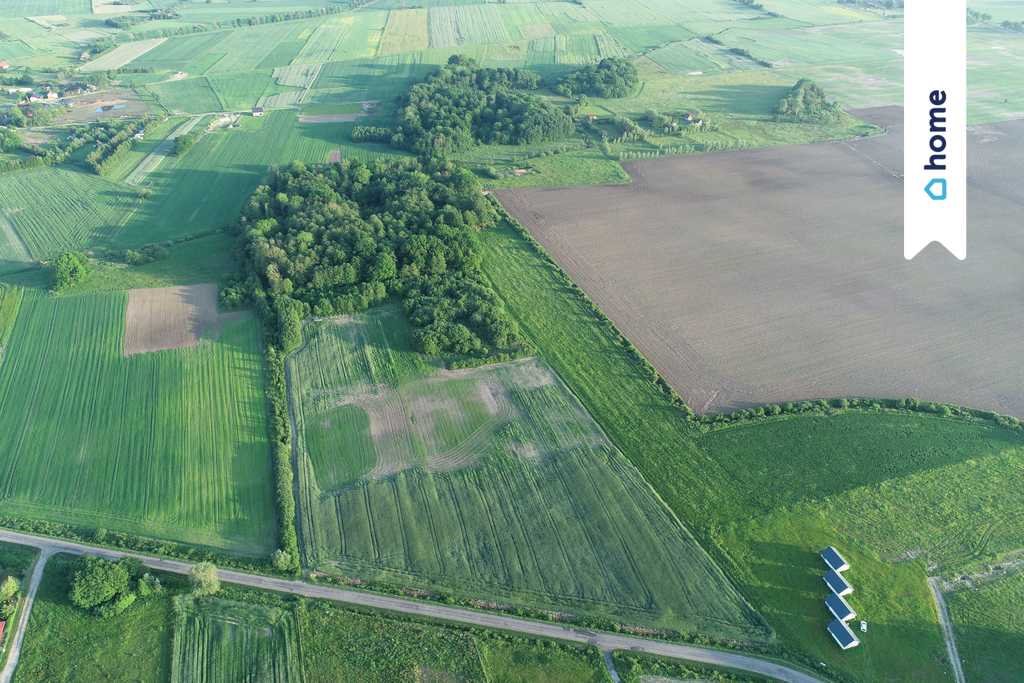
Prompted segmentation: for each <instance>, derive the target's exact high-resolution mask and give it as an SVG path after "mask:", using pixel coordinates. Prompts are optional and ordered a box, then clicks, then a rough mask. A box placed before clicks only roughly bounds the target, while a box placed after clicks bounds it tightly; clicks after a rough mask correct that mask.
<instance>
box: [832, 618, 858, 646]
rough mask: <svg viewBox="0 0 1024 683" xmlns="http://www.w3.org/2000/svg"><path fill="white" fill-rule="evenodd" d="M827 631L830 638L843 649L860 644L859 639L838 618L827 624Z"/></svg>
mask: <svg viewBox="0 0 1024 683" xmlns="http://www.w3.org/2000/svg"><path fill="white" fill-rule="evenodd" d="M828 632H829V635H831V636H832V639H833V640H835V641H836V643H838V644H839V647H841V648H843V649H844V650H849V649H850V648H851V647H857V646H858V645H860V640H859V639H858V638H857V636H855V635H854V634H853V631H851V630H850V627H849V626H847V625H846V624H845V623H843V622H841V621H839V620H838V619H837V620H835V621H833V622H831V623H830V624H829V625H828Z"/></svg>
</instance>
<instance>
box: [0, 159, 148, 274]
mask: <svg viewBox="0 0 1024 683" xmlns="http://www.w3.org/2000/svg"><path fill="white" fill-rule="evenodd" d="M0 195H2V196H3V197H4V202H3V206H2V207H0V217H2V218H3V219H5V220H4V222H5V223H6V226H7V227H8V228H9V229H5V230H4V231H3V234H4V236H5V237H6V239H5V240H4V241H3V242H2V243H0V248H2V249H3V251H0V261H23V260H25V258H24V255H25V253H26V252H27V253H28V254H29V255H30V256H31V258H33V259H41V258H47V257H49V256H53V255H55V254H57V253H59V252H61V251H64V250H67V249H75V248H77V247H79V246H81V245H82V244H84V243H86V242H89V241H90V240H93V239H96V238H100V237H103V236H105V235H109V234H110V233H111V232H113V231H115V230H117V229H118V228H119V227H120V225H121V224H122V222H123V221H124V220H125V217H126V215H128V214H130V212H131V211H132V210H133V209H134V207H135V205H136V204H137V203H138V196H137V195H136V193H135V192H133V191H131V190H129V189H127V188H124V187H123V186H120V185H117V184H116V183H112V182H110V181H108V180H105V179H104V178H101V177H100V176H97V175H95V174H92V173H85V172H82V171H72V170H67V169H64V168H57V167H47V168H34V169H29V170H25V171H19V172H17V173H5V174H2V175H0ZM19 243H20V244H19Z"/></svg>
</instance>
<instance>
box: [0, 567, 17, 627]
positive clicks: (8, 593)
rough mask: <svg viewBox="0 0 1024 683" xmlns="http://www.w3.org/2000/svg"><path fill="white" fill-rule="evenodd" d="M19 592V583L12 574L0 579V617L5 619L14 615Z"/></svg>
mask: <svg viewBox="0 0 1024 683" xmlns="http://www.w3.org/2000/svg"><path fill="white" fill-rule="evenodd" d="M20 593H21V584H20V583H19V582H18V580H17V579H16V578H14V577H13V576H8V577H6V578H5V579H4V580H3V581H0V619H2V620H4V621H7V620H9V619H10V618H11V617H13V616H14V613H15V611H17V609H18V597H19V595H20Z"/></svg>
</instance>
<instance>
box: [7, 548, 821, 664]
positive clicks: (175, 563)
mask: <svg viewBox="0 0 1024 683" xmlns="http://www.w3.org/2000/svg"><path fill="white" fill-rule="evenodd" d="M0 541H7V542H8V543H19V544H21V545H29V546H33V547H36V548H39V549H40V550H41V551H42V552H43V553H44V554H53V553H71V554H74V555H83V554H87V555H97V556H100V557H106V558H109V559H119V558H122V557H134V558H136V559H138V560H139V561H141V562H142V563H143V564H144V565H145V566H147V567H150V568H151V569H159V570H161V571H165V572H173V573H175V574H188V573H189V572H190V571H191V569H192V563H190V562H182V561H181V560H168V559H164V558H160V557H152V556H150V555H143V554H140V553H133V552H122V551H118V550H109V549H107V548H97V547H94V546H90V545H85V544H83V543H74V542H71V541H64V540H60V539H57V538H48V537H44V536H34V535H32V534H24V533H21V532H17V531H8V530H6V529H0ZM38 571H40V573H41V570H38ZM218 571H219V574H220V578H221V580H222V581H226V582H228V583H234V584H239V585H242V586H249V587H252V588H260V589H263V590H270V591H277V592H280V593H290V594H292V595H302V596H304V597H307V598H317V599H321V600H331V601H334V602H342V603H347V604H350V605H358V606H360V607H370V608H373V609H379V610H384V611H388V612H398V613H401V614H410V615H414V616H418V617H422V618H426V619H439V620H442V621H451V622H455V623H459V624H467V625H469V626H479V627H482V628H491V629H497V630H500V631H513V632H516V633H522V634H525V635H528V636H536V637H540V638H552V639H555V640H566V641H570V642H574V643H583V644H587V645H592V646H594V647H597V648H598V649H600V650H628V651H632V652H643V653H646V654H652V655H659V656H662V657H671V658H674V659H684V660H687V661H691V662H699V663H701V664H710V665H714V666H725V667H730V668H732V669H738V670H741V671H748V672H750V673H755V674H759V675H761V676H767V677H769V678H775V679H778V680H780V681H788V682H789V683H819V681H820V679H818V678H816V677H815V676H814V675H813V674H810V673H805V672H803V671H800V670H798V669H794V668H790V667H789V666H786V665H785V664H781V663H778V662H775V661H772V660H770V659H761V658H759V657H755V656H752V655H743V654H739V653H736V652H726V651H722V650H713V649H711V648H704V647H697V646H695V645H685V644H683V643H669V642H665V641H658V640H649V639H647V638H638V637H635V636H627V635H621V634H617V633H607V632H604V631H591V630H588V629H583V628H575V627H571V626H563V625H560V624H552V623H547V622H543V621H532V620H529V619H520V618H518V617H510V616H506V615H503V614H493V613H489V612H477V611H474V610H470V609H462V608H459V607H447V606H444V605H439V604H435V603H430V602H421V601H419V600H411V599H408V598H398V597H394V596H390V595H380V594H376V593H368V592H361V591H354V590H346V589H343V588H335V587H333V586H321V585H316V584H312V583H305V582H303V581H294V580H290V579H281V578H277V577H273V576H262V575H259V574H248V573H245V572H238V571H232V570H229V569H220V570H218ZM27 612H28V610H27V609H26V615H27ZM12 654H13V653H12ZM12 669H13V667H12ZM0 683H3V681H0Z"/></svg>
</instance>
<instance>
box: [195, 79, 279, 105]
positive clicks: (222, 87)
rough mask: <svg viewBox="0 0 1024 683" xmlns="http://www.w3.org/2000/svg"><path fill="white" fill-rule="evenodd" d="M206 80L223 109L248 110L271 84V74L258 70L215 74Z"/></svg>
mask: <svg viewBox="0 0 1024 683" xmlns="http://www.w3.org/2000/svg"><path fill="white" fill-rule="evenodd" d="M207 80H209V82H210V87H211V88H213V91H214V92H215V93H216V94H217V98H218V99H219V100H220V104H221V107H220V108H221V109H223V110H225V111H248V110H250V109H251V108H252V107H253V106H254V105H255V104H256V102H257V101H259V99H260V97H262V96H263V94H264V93H266V92H267V90H268V89H270V88H271V87H272V84H273V77H272V76H271V74H270V73H267V72H260V71H253V72H248V73H231V74H227V73H225V74H217V75H216V76H207Z"/></svg>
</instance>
